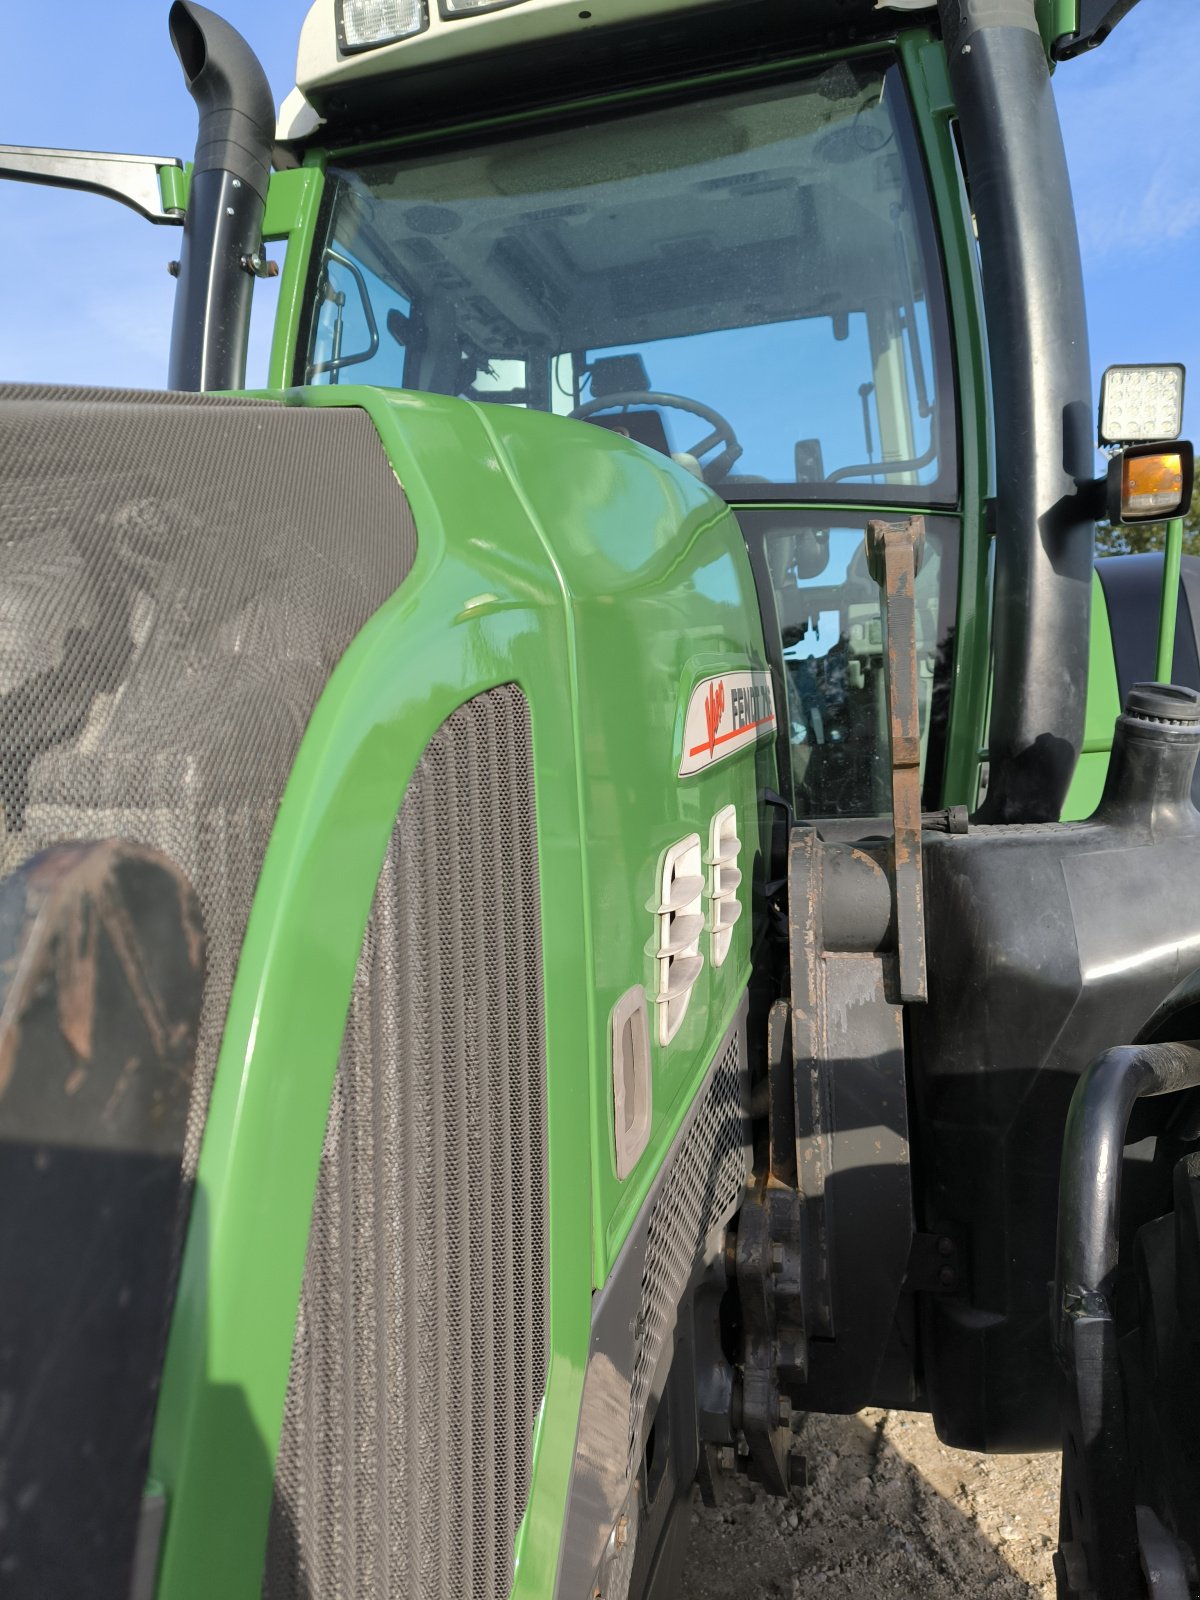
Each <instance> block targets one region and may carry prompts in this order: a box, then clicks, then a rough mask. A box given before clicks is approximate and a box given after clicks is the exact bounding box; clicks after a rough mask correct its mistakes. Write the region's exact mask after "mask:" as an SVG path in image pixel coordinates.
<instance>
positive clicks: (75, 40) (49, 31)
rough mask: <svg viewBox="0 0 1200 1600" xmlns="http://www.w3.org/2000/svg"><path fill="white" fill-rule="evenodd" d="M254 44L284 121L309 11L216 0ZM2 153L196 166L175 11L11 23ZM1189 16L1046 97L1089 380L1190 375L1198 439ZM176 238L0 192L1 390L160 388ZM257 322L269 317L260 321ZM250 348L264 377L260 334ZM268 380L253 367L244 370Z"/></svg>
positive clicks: (3, 83)
mask: <svg viewBox="0 0 1200 1600" xmlns="http://www.w3.org/2000/svg"><path fill="white" fill-rule="evenodd" d="M212 4H213V7H214V9H217V10H219V11H220V12H221V13H222V15H224V16H225V17H227V18H228V20H229V21H230V22H232V23H233V25H234V26H235V27H236V28H238V29H239V30H240V31H241V32H242V33H243V34H244V35H245V36H246V38H247V39H248V40H249V41H250V43H251V45H253V47H254V49H255V50H256V51H257V52H258V55H259V57H260V59H261V60H262V62H263V65H264V66H265V68H266V70H267V75H268V77H269V78H270V80H271V86H272V88H273V90H274V91H275V96H276V101H277V102H278V101H279V100H281V99H282V98H283V96H284V95H285V94H286V93H287V91H288V90H289V89H290V88H291V86H292V83H293V80H294V66H295V45H296V39H297V37H298V35H299V31H300V23H301V21H302V19H303V16H304V11H305V6H304V3H303V0H212ZM5 10H6V15H5V19H4V48H3V51H2V52H0V142H3V143H6V144H32V145H59V146H67V147H75V148H92V149H108V150H124V151H131V152H135V153H144V154H152V155H167V156H174V155H177V156H182V157H185V158H186V157H188V156H190V154H191V150H192V146H193V143H194V140H195V126H196V123H195V111H194V107H193V105H192V102H191V100H190V98H189V97H188V95H187V92H186V90H185V89H184V87H183V79H182V75H181V73H180V71H179V67H178V63H177V62H176V60H175V56H174V53H173V52H172V50H171V46H170V42H169V39H168V37H167V25H166V18H167V10H168V4H167V0H118V3H117V4H116V5H108V6H105V5H103V4H101V3H98V0H60V3H59V4H57V5H55V6H53V7H49V6H47V7H41V6H38V7H34V6H17V5H10V6H7V7H6V8H5ZM1198 67H1200V6H1198V5H1196V4H1195V0H1141V4H1140V5H1138V6H1137V8H1136V9H1135V10H1134V11H1133V12H1132V13H1131V15H1130V16H1129V17H1128V18H1127V19H1126V20H1125V21H1124V22H1123V23H1122V24H1121V26H1120V27H1119V28H1118V29H1117V30H1116V31H1115V33H1114V34H1113V35H1112V37H1111V39H1110V40H1109V41H1108V43H1107V44H1105V45H1104V47H1103V48H1102V49H1100V50H1098V51H1095V52H1094V53H1093V54H1091V55H1090V56H1087V57H1085V58H1083V59H1082V60H1080V61H1076V62H1071V63H1068V64H1067V65H1066V66H1064V67H1062V68H1061V69H1060V70H1059V72H1058V74H1057V75H1056V89H1057V93H1058V99H1059V106H1060V110H1061V114H1062V119H1063V127H1064V133H1065V137H1066V142H1067V154H1068V158H1069V160H1070V162H1071V168H1072V181H1073V185H1074V191H1075V201H1076V208H1077V211H1078V215H1079V227H1080V236H1081V241H1082V245H1083V254H1084V271H1085V276H1086V281H1087V290H1088V300H1089V316H1090V321H1091V349H1092V363H1093V368H1094V370H1095V373H1096V376H1097V380H1098V378H1099V374H1100V372H1101V370H1102V369H1103V368H1104V367H1105V366H1107V365H1108V364H1110V363H1112V362H1118V361H1173V360H1182V361H1184V362H1186V364H1187V366H1188V368H1189V393H1188V404H1187V431H1188V432H1189V434H1190V435H1191V436H1192V437H1193V438H1196V437H1197V435H1198V434H1200V296H1198V294H1197V289H1198V288H1200V267H1198V265H1197V262H1198V260H1200V95H1197V93H1196V73H1197V68H1198ZM178 240H179V235H178V232H177V231H176V230H175V229H172V228H153V227H151V226H150V225H149V224H147V223H145V222H143V221H142V220H141V219H140V218H139V217H137V216H136V215H135V214H134V213H133V212H131V211H127V210H125V208H123V207H120V206H117V205H114V204H112V203H111V202H108V201H104V200H101V199H98V198H94V197H92V196H90V195H78V194H68V193H64V192H62V191H53V190H41V189H37V188H34V187H32V186H30V185H24V184H4V185H3V186H2V187H0V248H2V250H3V259H4V262H5V266H6V269H7V275H8V283H7V293H6V294H5V296H4V311H3V313H2V318H3V325H4V336H3V339H2V340H0V378H2V379H6V380H25V381H38V382H73V383H108V384H120V385H133V386H138V385H140V386H146V387H160V386H161V385H162V384H163V383H164V381H165V371H166V349H167V341H168V334H169V329H170V318H171V301H172V291H173V287H174V285H173V280H172V279H171V278H170V277H169V276H168V274H167V271H166V262H167V261H168V259H170V257H172V256H174V255H176V254H178ZM262 310H263V312H264V313H265V314H266V315H269V311H268V308H267V307H266V306H265V305H264V306H263V308H262ZM265 320H266V316H263V317H260V318H259V319H258V322H259V326H258V327H257V328H256V337H255V338H254V339H253V345H254V348H255V351H256V352H258V353H259V354H258V359H259V360H264V359H265V357H264V356H263V355H262V352H264V351H265V338H264V334H265V331H266V330H265V329H264V328H263V327H262V323H263V322H264V321H265ZM254 360H255V356H253V355H252V370H251V373H250V377H251V379H255V378H261V377H262V375H263V372H264V371H265V367H263V368H261V369H260V370H259V371H258V372H255V371H254V370H253V363H254Z"/></svg>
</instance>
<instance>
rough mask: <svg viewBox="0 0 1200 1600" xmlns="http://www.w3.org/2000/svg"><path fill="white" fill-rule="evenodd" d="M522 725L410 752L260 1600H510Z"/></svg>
mask: <svg viewBox="0 0 1200 1600" xmlns="http://www.w3.org/2000/svg"><path fill="white" fill-rule="evenodd" d="M541 966H542V962H541V936H540V925H539V915H538V874H537V839H536V833H535V821H534V792H533V774H532V756H531V745H530V729H529V710H528V706H527V704H526V701H525V699H524V697H523V695H522V694H521V693H520V691H519V690H518V689H516V688H515V687H513V686H511V685H510V686H506V687H504V688H500V689H494V690H492V691H490V692H489V693H488V694H486V695H480V696H479V697H478V698H476V699H474V700H472V701H470V702H469V703H468V704H467V705H465V706H463V707H462V708H461V709H460V710H458V711H457V712H455V714H454V715H453V716H452V717H451V718H450V719H449V720H448V721H447V722H446V723H445V724H444V725H443V726H442V728H441V729H440V731H439V732H438V733H437V735H436V736H435V738H434V739H433V741H432V743H431V744H430V745H429V747H428V749H427V750H426V752H425V754H424V756H423V757H422V759H421V762H420V764H419V766H418V767H417V770H416V772H415V774H414V775H413V779H412V782H411V784H410V785H409V790H408V794H407V796H406V798H405V801H404V805H403V808H402V810H401V812H400V816H399V819H398V822H397V825H396V830H395V833H394V835H393V838H392V843H391V845H390V847H389V850H388V855H387V859H386V861H385V863H384V869H383V872H382V875H381V877H380V880H379V887H378V890H377V892H376V896H375V903H374V906H373V908H372V912H371V918H370V922H369V924H368V927H367V934H366V939H365V942H364V945H363V951H362V956H361V959H360V961H359V967H358V973H357V976H356V978H355V984H354V994H353V999H352V1002H351V1007H350V1015H349V1018H348V1020H347V1024H346V1034H345V1039H344V1042H343V1045H342V1056H341V1060H340V1062H339V1065H338V1072H337V1079H336V1082H335V1085H334V1092H333V1103H332V1106H331V1108H330V1114H329V1124H328V1128H327V1132H326V1138H325V1149H324V1152H323V1154H322V1157H321V1173H320V1178H319V1181H318V1185H317V1195H316V1202H315V1206H314V1210H313V1221H312V1232H311V1235H310V1239H309V1249H308V1260H307V1264H306V1267H305V1274H304V1284H303V1289H302V1292H301V1299H300V1310H299V1317H298V1321H297V1326H296V1340H295V1348H294V1351H293V1356H292V1370H291V1377H290V1381H289V1385H288V1395H287V1405H286V1410H285V1415H284V1425H283V1434H282V1438H281V1440H280V1445H279V1456H278V1461H277V1464H276V1478H275V1499H274V1503H273V1507H272V1515H271V1524H270V1532H269V1539H268V1550H267V1563H266V1570H265V1576H264V1582H263V1594H264V1596H268V1597H270V1600H327V1597H329V1600H332V1597H334V1596H339V1595H344V1596H347V1597H349V1596H353V1600H465V1597H468V1596H469V1597H470V1600H504V1597H505V1596H506V1595H507V1594H508V1592H509V1590H510V1588H511V1586H512V1580H513V1549H514V1541H515V1537H516V1533H517V1528H518V1526H519V1524H520V1521H521V1517H522V1515H523V1513H524V1510H525V1504H526V1500H527V1498H528V1494H529V1480H530V1470H531V1463H532V1454H533V1430H534V1424H535V1422H536V1419H537V1416H538V1412H539V1409H540V1407H541V1403H542V1398H543V1394H544V1390H545V1380H546V1359H547V1342H548V1294H547V1287H548V1286H547V1258H546V1250H547V1244H546V1226H547V1224H546V1132H545V1118H546V1113H545V1057H544V1049H543V1031H542V980H541Z"/></svg>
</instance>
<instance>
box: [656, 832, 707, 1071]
mask: <svg viewBox="0 0 1200 1600" xmlns="http://www.w3.org/2000/svg"><path fill="white" fill-rule="evenodd" d="M703 894H704V876H703V864H702V862H701V860H700V835H699V834H698V833H692V834H689V835H688V837H687V838H686V839H682V840H680V842H679V843H678V844H673V845H672V846H671V848H670V849H669V850H668V851H667V853H666V855H665V856H664V857H663V865H662V874H661V877H660V880H659V897H658V900H657V901H654V902H652V903H651V907H650V909H651V910H652V911H653V913H654V941H653V944H652V945H651V950H652V953H653V955H654V964H655V968H656V969H657V975H658V982H657V985H656V990H655V995H654V1004H655V1007H656V1009H657V1012H658V1042H659V1044H663V1045H665V1044H670V1042H671V1040H672V1039H673V1038H674V1037H675V1035H676V1034H677V1033H678V1032H679V1028H680V1025H681V1023H682V1022H683V1019H684V1015H685V1013H686V1012H687V1008H688V1001H689V1000H690V999H691V997H692V989H693V987H694V985H695V982H696V979H697V978H698V977H699V976H700V972H701V970H702V968H703V966H704V957H703V956H702V955H701V954H700V935H701V933H702V932H703V930H704V912H703V909H702V905H701V901H702V897H703Z"/></svg>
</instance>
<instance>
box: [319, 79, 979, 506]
mask: <svg viewBox="0 0 1200 1600" xmlns="http://www.w3.org/2000/svg"><path fill="white" fill-rule="evenodd" d="M329 182H330V194H331V197H332V202H331V211H330V217H329V233H328V235H327V239H328V246H327V248H328V250H329V251H330V252H331V255H330V257H329V265H328V270H327V273H326V280H327V281H326V283H325V284H323V286H322V293H321V295H320V296H319V297H318V302H317V304H316V306H315V308H314V316H313V322H312V329H311V332H310V336H309V341H308V345H309V358H308V365H307V367H306V380H307V381H309V382H321V383H325V382H336V381H339V378H340V376H341V372H342V371H345V370H346V367H348V366H349V365H350V364H349V363H346V367H342V368H340V369H339V367H338V366H337V365H336V364H335V365H334V367H333V368H331V367H330V366H329V364H328V363H329V360H330V357H329V354H328V351H329V350H330V348H331V347H332V346H333V345H334V344H335V343H336V342H337V340H338V339H339V338H340V340H341V345H340V348H341V349H342V350H343V351H350V349H351V345H352V344H353V345H354V351H355V352H357V353H358V362H357V364H356V365H355V366H354V368H353V371H352V372H350V373H348V375H347V378H346V380H345V381H349V380H350V377H353V379H354V381H361V382H366V383H388V384H399V383H402V384H403V385H404V386H406V387H409V388H417V389H429V390H434V391H437V392H440V393H445V394H455V395H462V396H465V397H467V398H470V399H478V400H487V401H490V402H493V403H496V402H498V403H502V404H509V405H517V406H530V407H535V408H538V409H541V410H545V411H553V412H556V413H558V414H560V415H573V414H577V413H580V412H581V411H582V412H584V413H585V415H586V416H587V420H590V421H593V422H596V423H598V424H600V425H602V426H607V427H614V428H617V429H619V430H620V431H622V432H626V433H628V434H630V436H631V437H633V438H635V439H641V440H643V442H645V443H646V444H647V445H648V446H649V447H651V448H657V449H659V450H664V451H667V452H669V453H672V454H675V455H676V456H677V457H686V458H688V459H685V461H684V464H685V465H687V466H689V467H690V468H691V469H692V470H695V471H697V472H700V473H702V474H703V476H705V477H706V478H707V479H708V481H709V482H711V483H713V484H715V485H716V486H718V487H721V488H725V489H728V490H730V491H731V493H732V495H733V497H734V498H738V497H741V498H746V499H750V498H754V496H755V494H756V493H757V492H759V491H758V490H756V489H755V487H754V486H756V485H757V486H760V488H761V486H764V485H770V486H775V488H776V489H779V488H783V487H786V488H795V487H796V486H806V485H811V484H817V483H820V484H825V485H847V486H849V485H854V484H857V485H859V486H860V487H867V486H870V487H874V488H877V489H878V488H882V487H884V486H888V487H890V488H893V489H901V490H906V489H907V490H910V491H913V492H915V491H916V490H917V489H918V488H919V487H921V486H930V487H932V486H935V485H936V486H937V489H938V496H937V498H943V497H948V496H950V495H952V493H953V468H954V461H953V456H954V450H953V416H952V411H951V407H952V385H951V384H950V382H949V381H948V379H947V376H946V362H947V356H946V351H947V348H948V339H947V332H946V312H945V306H944V302H943V296H942V289H941V278H940V268H939V265H938V262H937V259H936V256H935V254H934V249H933V246H932V245H931V243H930V240H931V238H932V230H931V227H930V220H929V201H928V196H927V193H926V190H925V180H924V176H923V173H922V169H921V165H920V162H919V161H918V160H917V159H916V156H915V151H914V146H913V137H912V130H911V125H910V119H909V113H908V108H907V104H906V101H905V97H904V91H903V86H902V83H901V79H900V74H899V70H898V69H897V68H895V67H894V66H893V67H888V66H886V65H885V64H881V63H872V62H866V61H859V60H855V61H841V62H835V63H832V64H830V65H826V66H823V67H821V68H819V69H813V70H810V71H809V72H807V73H805V74H804V75H803V76H801V77H799V78H797V79H796V80H795V81H793V82H790V83H786V84H779V83H775V84H760V85H758V86H756V87H755V88H754V89H753V90H749V91H743V92H738V93H733V94H723V95H719V96H711V97H710V98H709V99H708V100H705V101H702V102H690V103H687V104H675V105H670V106H666V107H658V108H656V109H653V110H649V111H643V112H640V113H635V114H627V115H624V116H622V117H619V118H617V117H614V118H611V119H604V118H600V117H597V118H596V119H595V120H593V121H592V122H590V123H588V124H576V125H574V126H569V127H556V128H554V129H552V130H550V131H546V130H544V129H541V130H533V131H528V132H525V133H523V134H513V135H509V136H508V137H505V138H499V137H496V136H495V135H493V136H492V137H490V138H489V141H488V143H487V144H486V146H484V147H476V146H470V145H458V146H452V147H449V148H441V149H437V148H432V147H431V148H429V149H427V150H426V151H424V152H423V153H418V154H415V155H407V154H406V156H405V158H404V159H403V160H399V159H396V158H395V157H391V158H385V159H380V158H378V157H376V158H372V159H364V160H363V161H361V162H344V163H340V164H334V165H332V166H331V168H330V171H329ZM339 257H340V258H342V259H341V260H339V259H338V258H339ZM345 260H348V261H351V262H353V263H354V264H355V265H356V266H357V267H358V268H359V269H360V272H361V278H360V280H359V281H358V282H353V283H352V282H349V281H348V277H347V272H346V269H345V267H344V265H343V264H342V262H343V261H345ZM329 284H332V285H333V286H334V294H333V295H332V297H331V295H330V293H329V292H328V286H329ZM360 288H365V291H366V299H367V300H368V301H369V302H371V304H372V306H373V316H374V321H375V322H376V323H377V324H378V326H379V328H380V329H381V330H383V331H381V333H380V339H379V344H378V348H377V349H374V350H369V353H368V354H367V355H365V356H364V355H363V354H362V351H364V350H368V349H369V340H368V338H367V337H366V334H365V332H364V329H365V326H366V324H367V323H368V322H369V321H370V317H369V316H366V315H364V312H365V310H367V309H369V308H368V307H364V306H363V305H362V304H361V303H360V302H361V301H362V300H363V295H362V294H361V293H360V292H359V291H360ZM339 295H340V297H341V298H340V300H339V298H338V296H339ZM356 341H357V342H356ZM631 373H632V374H634V375H635V376H634V381H632V382H631V381H629V375H630V374H631ZM622 375H623V376H622ZM679 402H682V404H680V403H679ZM689 405H690V406H691V407H692V409H691V410H690V411H689ZM696 407H699V408H700V409H699V410H697V409H696ZM709 413H715V414H716V417H717V418H718V419H719V422H720V427H717V425H716V424H713V423H711V421H710V419H709ZM714 431H715V432H716V434H717V437H716V438H715V439H714V438H713V437H712V436H713V434H714ZM708 440H711V442H709V443H706V441H708ZM810 497H811V496H810Z"/></svg>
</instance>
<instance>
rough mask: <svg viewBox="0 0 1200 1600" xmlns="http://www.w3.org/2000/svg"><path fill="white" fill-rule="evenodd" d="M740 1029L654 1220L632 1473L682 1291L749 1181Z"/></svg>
mask: <svg viewBox="0 0 1200 1600" xmlns="http://www.w3.org/2000/svg"><path fill="white" fill-rule="evenodd" d="M743 1077H744V1073H743V1068H742V1032H741V1028H740V1027H738V1028H735V1030H734V1032H733V1034H732V1035H731V1037H730V1039H729V1042H728V1044H727V1045H726V1047H725V1050H724V1051H723V1053H722V1055H721V1058H720V1060H719V1061H718V1063H717V1065H716V1068H715V1070H714V1072H713V1074H712V1076H711V1078H710V1079H709V1082H708V1087H707V1089H706V1090H705V1091H704V1100H703V1104H702V1105H701V1107H700V1110H699V1111H698V1112H697V1114H696V1116H695V1117H694V1118H693V1120H692V1122H691V1124H690V1126H689V1128H688V1130H687V1132H686V1134H685V1136H684V1140H683V1143H682V1145H681V1146H680V1148H679V1150H678V1151H677V1153H676V1155H675V1157H674V1159H673V1161H672V1165H671V1170H670V1173H669V1174H668V1176H667V1179H666V1182H665V1183H664V1185H663V1187H662V1190H661V1192H660V1193H659V1196H658V1199H657V1200H656V1202H655V1204H654V1210H653V1212H652V1214H651V1217H650V1228H649V1232H648V1234H647V1238H646V1260H645V1264H644V1266H643V1268H642V1295H641V1305H640V1308H639V1311H638V1322H637V1326H638V1330H639V1337H638V1344H637V1352H636V1355H635V1357H634V1368H633V1383H632V1386H631V1388H630V1394H629V1472H630V1475H631V1476H632V1474H633V1472H634V1471H635V1469H636V1466H637V1457H638V1453H639V1451H640V1449H641V1445H642V1422H643V1419H644V1417H645V1413H646V1403H647V1401H648V1399H649V1396H650V1385H651V1383H652V1382H653V1380H654V1376H655V1371H656V1369H657V1367H658V1363H659V1358H660V1356H661V1355H662V1353H663V1349H664V1346H665V1345H666V1341H667V1340H668V1338H669V1337H670V1335H671V1334H672V1332H673V1331H674V1327H675V1316H676V1311H677V1308H678V1306H679V1302H680V1299H681V1298H682V1296H683V1292H684V1289H685V1288H686V1287H687V1284H688V1280H689V1279H690V1278H691V1275H692V1271H693V1269H694V1268H695V1266H696V1263H697V1261H698V1260H699V1259H700V1257H701V1256H702V1255H703V1252H704V1246H705V1241H706V1240H707V1239H708V1236H709V1234H710V1233H711V1232H712V1231H713V1229H714V1228H717V1227H720V1226H721V1225H722V1224H723V1223H724V1222H726V1221H727V1220H728V1218H729V1217H730V1215H731V1214H732V1212H733V1209H734V1207H735V1206H736V1205H737V1203H738V1201H739V1199H740V1198H741V1194H742V1189H743V1187H744V1185H745V1182H746V1171H747V1155H748V1151H747V1144H746V1121H745V1111H744V1099H743Z"/></svg>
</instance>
